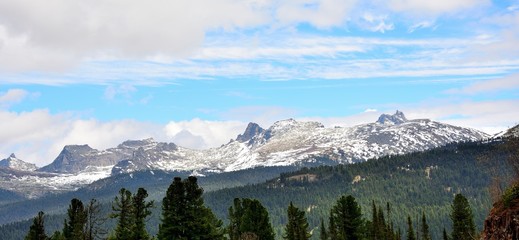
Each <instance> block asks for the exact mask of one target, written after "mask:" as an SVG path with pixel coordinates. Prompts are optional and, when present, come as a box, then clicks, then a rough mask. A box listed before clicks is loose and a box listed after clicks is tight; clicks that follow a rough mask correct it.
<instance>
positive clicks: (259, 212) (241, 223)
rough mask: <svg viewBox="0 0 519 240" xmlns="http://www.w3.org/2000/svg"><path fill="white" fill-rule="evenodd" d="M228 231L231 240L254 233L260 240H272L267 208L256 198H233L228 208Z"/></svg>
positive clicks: (272, 232)
mask: <svg viewBox="0 0 519 240" xmlns="http://www.w3.org/2000/svg"><path fill="white" fill-rule="evenodd" d="M229 218H230V219H229V220H230V224H229V227H228V232H229V236H230V238H231V240H238V239H242V238H243V236H246V235H251V234H253V235H255V236H257V237H258V238H259V239H261V240H273V239H274V230H273V228H272V225H271V223H270V218H269V214H268V212H267V209H266V208H265V207H263V205H262V204H261V203H260V202H259V201H258V200H256V199H248V198H244V199H238V198H236V199H234V204H233V206H232V207H230V208H229Z"/></svg>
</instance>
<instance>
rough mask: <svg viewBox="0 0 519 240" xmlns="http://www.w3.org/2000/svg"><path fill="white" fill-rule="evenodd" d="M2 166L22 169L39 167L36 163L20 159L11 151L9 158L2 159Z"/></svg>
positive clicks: (31, 169) (0, 164) (0, 162)
mask: <svg viewBox="0 0 519 240" xmlns="http://www.w3.org/2000/svg"><path fill="white" fill-rule="evenodd" d="M0 167H4V168H11V169H15V170H20V171H34V170H36V169H37V167H36V165H34V164H32V163H28V162H25V161H23V160H21V159H18V158H17V157H16V155H14V153H11V155H10V156H9V157H8V158H6V159H2V160H1V161H0Z"/></svg>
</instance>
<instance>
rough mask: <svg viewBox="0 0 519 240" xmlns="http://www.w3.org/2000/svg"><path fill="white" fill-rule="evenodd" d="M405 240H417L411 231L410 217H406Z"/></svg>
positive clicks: (412, 230)
mask: <svg viewBox="0 0 519 240" xmlns="http://www.w3.org/2000/svg"><path fill="white" fill-rule="evenodd" d="M407 240H417V239H416V235H415V232H414V229H413V222H412V221H411V216H407Z"/></svg>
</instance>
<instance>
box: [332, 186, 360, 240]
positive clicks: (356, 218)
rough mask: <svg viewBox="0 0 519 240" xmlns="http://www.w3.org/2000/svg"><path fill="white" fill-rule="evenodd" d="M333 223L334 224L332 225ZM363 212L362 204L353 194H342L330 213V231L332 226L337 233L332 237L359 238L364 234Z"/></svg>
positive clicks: (339, 238)
mask: <svg viewBox="0 0 519 240" xmlns="http://www.w3.org/2000/svg"><path fill="white" fill-rule="evenodd" d="M332 223H333V225H334V226H332ZM362 226H363V219H362V212H361V209H360V206H359V205H358V203H357V202H356V201H355V198H354V197H353V196H351V195H349V196H347V197H346V196H342V197H340V198H339V199H338V200H337V203H336V204H335V205H334V206H333V207H332V211H331V214H330V233H331V232H332V227H333V228H335V229H334V230H333V231H334V232H335V233H334V234H336V236H335V237H333V236H332V239H337V240H357V239H360V238H361V236H362V229H361V228H362Z"/></svg>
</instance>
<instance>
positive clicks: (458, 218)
mask: <svg viewBox="0 0 519 240" xmlns="http://www.w3.org/2000/svg"><path fill="white" fill-rule="evenodd" d="M451 220H452V239H457V240H469V239H474V238H475V237H476V227H475V225H474V217H473V215H472V209H471V208H470V205H469V202H468V200H467V198H465V196H463V195H462V194H456V196H455V197H454V202H453V204H452V212H451Z"/></svg>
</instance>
